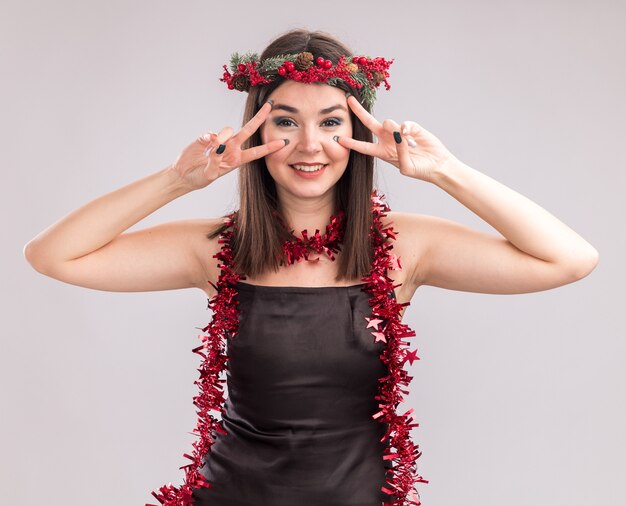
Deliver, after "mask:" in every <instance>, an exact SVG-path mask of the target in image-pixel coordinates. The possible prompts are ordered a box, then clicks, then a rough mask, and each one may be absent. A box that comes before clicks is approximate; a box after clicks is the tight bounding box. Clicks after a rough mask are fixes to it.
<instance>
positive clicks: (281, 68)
mask: <svg viewBox="0 0 626 506" xmlns="http://www.w3.org/2000/svg"><path fill="white" fill-rule="evenodd" d="M278 73H279V74H280V75H281V76H284V75H285V74H286V73H287V69H285V67H279V68H278Z"/></svg>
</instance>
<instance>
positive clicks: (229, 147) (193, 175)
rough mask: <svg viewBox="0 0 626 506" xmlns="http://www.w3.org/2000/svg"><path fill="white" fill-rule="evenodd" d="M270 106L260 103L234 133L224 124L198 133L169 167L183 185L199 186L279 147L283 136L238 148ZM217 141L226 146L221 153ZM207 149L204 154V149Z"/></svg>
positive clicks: (281, 145)
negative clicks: (216, 129) (218, 130)
mask: <svg viewBox="0 0 626 506" xmlns="http://www.w3.org/2000/svg"><path fill="white" fill-rule="evenodd" d="M271 110H272V106H271V104H270V103H269V102H266V103H265V104H263V106H262V107H261V109H259V112H257V113H256V114H255V115H254V117H253V118H252V119H251V120H250V121H248V122H247V123H246V124H245V125H244V126H243V127H242V128H241V130H239V132H237V133H236V134H235V135H233V129H232V128H231V127H224V128H223V129H222V130H220V132H219V133H217V134H216V133H213V132H208V133H206V134H204V135H201V136H200V137H198V138H197V139H196V140H195V141H194V142H192V143H191V144H190V145H189V146H187V147H186V148H185V149H183V151H182V152H181V153H180V155H178V158H177V159H176V161H175V162H174V163H173V164H172V165H171V166H170V168H169V170H171V171H173V172H175V173H176V174H177V175H178V177H179V178H180V180H181V181H182V183H183V184H184V185H185V186H187V187H189V188H191V189H192V190H198V189H200V188H204V187H205V186H207V185H209V184H210V183H212V182H213V181H215V180H216V179H217V178H218V177H221V176H223V175H224V174H228V173H229V172H230V171H231V170H233V169H235V168H237V167H240V166H241V165H243V164H245V163H248V162H250V161H252V160H256V159H257V158H261V157H263V156H266V155H268V154H270V153H273V152H274V151H278V150H279V149H280V148H282V147H284V146H285V145H286V143H285V141H284V140H282V139H276V140H273V141H270V142H268V143H266V144H262V145H260V146H255V147H253V148H249V149H245V150H242V149H241V145H242V144H243V143H244V141H245V140H246V139H248V138H249V137H250V136H251V135H252V134H253V133H254V132H255V131H256V130H257V129H258V128H259V126H261V125H262V124H263V122H264V121H265V120H266V118H267V116H268V114H269V113H270V111H271ZM220 144H223V145H225V146H226V147H225V149H224V151H223V152H222V153H217V151H218V148H219V145H220ZM209 149H210V152H209V154H208V156H207V154H206V151H207V150H209Z"/></svg>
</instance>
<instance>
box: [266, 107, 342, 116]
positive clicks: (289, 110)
mask: <svg viewBox="0 0 626 506" xmlns="http://www.w3.org/2000/svg"><path fill="white" fill-rule="evenodd" d="M277 109H282V110H283V111H287V112H292V113H294V114H297V113H299V112H300V111H298V109H296V108H295V107H291V106H290V105H285V104H274V106H273V107H272V111H275V110H277ZM335 109H343V110H344V111H345V112H348V109H346V107H345V106H343V105H341V104H335V105H331V106H330V107H327V108H326V109H321V110H320V112H319V113H320V116H321V115H322V114H328V113H329V112H333V111H334V110H335Z"/></svg>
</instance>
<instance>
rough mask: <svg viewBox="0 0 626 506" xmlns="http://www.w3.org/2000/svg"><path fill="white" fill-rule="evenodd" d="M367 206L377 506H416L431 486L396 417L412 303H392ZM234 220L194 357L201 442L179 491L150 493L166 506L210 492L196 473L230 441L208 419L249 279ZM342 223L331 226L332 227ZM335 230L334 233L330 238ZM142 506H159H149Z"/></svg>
mask: <svg viewBox="0 0 626 506" xmlns="http://www.w3.org/2000/svg"><path fill="white" fill-rule="evenodd" d="M371 199H372V213H373V225H372V229H371V231H370V238H371V241H372V245H373V248H374V258H373V262H372V269H371V271H370V274H369V275H368V276H367V277H365V278H362V281H364V282H365V283H364V287H363V290H365V291H367V292H368V293H369V294H370V295H371V297H370V298H369V304H370V306H371V307H372V311H371V316H369V317H365V320H366V321H367V328H372V329H373V330H372V331H371V332H372V335H373V337H374V341H375V342H378V341H382V342H384V343H385V347H384V348H383V351H382V352H381V354H380V359H381V361H382V362H383V363H385V364H386V365H387V374H386V375H385V376H384V377H382V378H380V379H379V382H380V384H379V388H378V394H377V395H376V399H377V400H378V407H379V410H378V411H377V412H376V413H374V414H373V415H372V418H373V419H375V420H378V421H379V422H381V423H386V424H387V429H386V433H385V435H384V437H383V442H384V441H388V443H387V444H386V445H385V450H384V453H383V457H382V458H383V460H390V461H391V463H392V465H391V467H390V468H388V469H387V471H386V473H387V474H386V481H387V483H386V484H385V485H384V486H383V487H382V490H383V491H384V492H385V493H387V494H389V495H391V496H392V497H393V500H391V502H384V503H382V506H410V505H414V506H420V505H421V502H420V499H419V493H418V492H417V490H416V484H417V483H428V480H426V479H424V478H423V477H422V476H420V475H419V474H418V472H417V464H416V461H417V459H418V458H419V457H420V456H421V455H422V453H421V452H420V451H419V445H417V444H415V443H414V442H413V441H412V440H411V429H412V428H413V427H418V426H419V424H418V423H414V422H413V417H412V416H411V414H412V412H413V409H409V410H408V411H406V412H405V413H403V414H399V413H398V412H397V408H398V406H399V405H400V403H401V402H403V401H404V395H405V394H407V393H408V387H409V384H410V382H411V379H412V377H411V376H409V375H408V374H407V371H406V370H405V369H404V364H405V362H406V361H409V362H410V363H411V365H412V364H413V361H414V360H419V357H418V356H417V349H414V350H409V349H408V347H409V343H408V342H407V341H406V339H408V338H411V337H414V336H415V331H414V330H412V329H411V328H410V327H409V326H408V325H406V324H404V323H402V316H401V311H402V308H403V307H404V306H408V305H409V304H410V302H405V303H399V302H398V301H397V300H396V299H395V296H394V297H390V294H395V292H394V289H395V288H396V285H394V282H393V280H392V279H390V278H389V277H388V276H387V270H388V269H391V270H396V271H399V270H401V269H402V267H401V265H400V258H399V257H397V256H396V255H394V254H393V253H391V250H392V249H393V245H392V244H390V243H389V241H388V239H395V237H396V235H397V232H396V231H394V230H393V227H391V226H389V227H386V228H385V227H384V225H383V223H382V220H381V218H383V217H385V216H386V213H387V212H388V211H390V208H389V207H388V206H387V204H386V203H385V202H384V200H383V198H382V196H379V195H378V193H377V191H376V190H374V191H373V192H372V196H371ZM235 216H236V213H231V214H230V215H229V216H228V217H227V218H226V224H227V225H228V226H227V227H226V228H225V230H224V231H223V232H222V234H221V235H220V238H219V243H220V244H222V248H221V250H220V251H219V252H218V253H217V254H216V255H214V258H217V259H218V260H219V261H220V262H221V263H220V264H219V267H220V268H221V274H220V277H219V279H218V281H217V285H214V284H213V283H211V284H212V286H213V287H214V288H215V289H216V290H217V293H216V295H214V296H213V297H211V299H210V300H209V307H210V308H211V309H212V310H213V317H212V319H211V322H210V323H209V324H208V325H207V326H206V327H204V328H202V331H203V332H204V334H201V335H199V336H198V338H199V339H200V340H201V341H202V344H201V345H200V346H198V347H197V348H194V349H193V350H192V351H193V352H194V353H197V354H198V355H200V356H201V357H202V363H201V366H200V369H199V371H200V379H199V380H198V381H196V382H195V383H196V384H197V385H199V389H200V393H199V394H198V395H197V396H196V397H194V398H193V402H194V405H195V406H196V407H197V408H198V411H197V414H198V422H197V426H196V428H195V429H194V431H193V433H194V434H195V435H196V436H198V438H199V439H198V440H197V441H195V442H193V443H192V446H193V452H192V454H191V455H189V454H187V453H185V454H183V456H184V457H185V458H187V459H189V460H190V461H191V462H190V463H189V464H187V465H185V466H182V467H181V469H184V470H185V482H184V483H183V484H182V485H181V486H180V487H176V486H174V485H172V484H171V483H169V484H168V485H164V486H162V487H160V488H159V490H158V492H155V491H153V492H152V495H153V496H154V497H155V498H156V499H157V500H158V501H159V503H160V504H162V505H166V506H189V505H193V495H192V493H193V490H194V489H197V488H200V487H207V488H211V487H212V486H213V485H212V484H211V483H210V482H208V481H207V480H206V479H205V477H204V476H203V475H202V474H201V473H200V469H201V468H202V466H203V462H202V461H203V459H204V457H205V456H206V455H207V453H208V452H210V450H211V446H212V445H213V443H214V442H215V439H216V437H218V436H217V435H218V434H221V435H222V436H224V437H228V432H227V431H226V430H225V429H224V427H223V425H222V421H221V420H218V419H217V418H216V417H215V416H213V414H212V413H211V411H215V412H218V413H220V414H222V413H224V401H225V399H224V390H223V383H224V381H225V380H223V379H221V378H220V375H221V373H222V372H223V371H224V370H225V369H226V367H227V366H226V364H227V362H228V357H227V355H226V354H225V350H226V340H227V339H228V338H229V337H230V338H231V339H233V338H234V339H236V335H237V329H238V323H239V318H238V315H239V312H238V308H237V306H238V304H239V302H238V301H237V300H236V296H237V289H236V284H237V281H239V280H241V279H246V278H245V276H240V275H238V274H236V273H235V272H234V269H233V258H234V255H233V249H232V246H231V244H232V243H231V239H232V236H233V235H234V232H233V229H234V228H235V227H236V222H235ZM340 221H341V220H339V221H337V220H336V221H335V222H334V223H335V225H336V224H337V223H339V222H340ZM332 223H333V222H332V221H331V224H332ZM333 229H334V228H333V227H331V229H330V230H331V231H332V230H333ZM328 230H329V229H328V228H327V231H328ZM328 238H330V236H329V237H328ZM397 286H400V285H397ZM146 506H156V505H153V504H146Z"/></svg>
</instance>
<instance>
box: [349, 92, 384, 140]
mask: <svg viewBox="0 0 626 506" xmlns="http://www.w3.org/2000/svg"><path fill="white" fill-rule="evenodd" d="M348 105H349V106H350V108H351V109H352V111H354V114H356V116H357V118H359V119H360V120H361V122H362V123H363V124H364V125H365V126H366V127H367V128H369V129H370V130H371V131H372V132H373V133H375V134H376V135H378V134H379V132H381V131H382V129H383V126H382V125H381V124H380V122H379V121H378V120H377V119H376V118H375V117H374V116H372V115H371V114H370V113H369V112H367V110H366V109H365V108H364V107H363V106H362V105H361V103H360V102H359V101H358V100H357V99H356V98H355V96H354V95H350V96H349V97H348Z"/></svg>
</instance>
